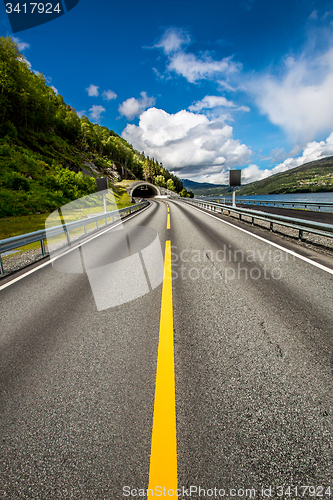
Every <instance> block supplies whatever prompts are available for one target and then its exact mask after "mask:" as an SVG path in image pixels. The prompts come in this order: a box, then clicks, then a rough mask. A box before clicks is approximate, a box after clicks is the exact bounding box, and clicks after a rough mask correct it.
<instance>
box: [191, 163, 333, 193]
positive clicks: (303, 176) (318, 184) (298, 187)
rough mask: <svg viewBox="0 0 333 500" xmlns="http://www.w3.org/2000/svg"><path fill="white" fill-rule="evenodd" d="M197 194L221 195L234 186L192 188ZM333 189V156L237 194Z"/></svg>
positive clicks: (297, 168)
mask: <svg viewBox="0 0 333 500" xmlns="http://www.w3.org/2000/svg"><path fill="white" fill-rule="evenodd" d="M192 191H193V192H194V194H195V195H196V196H213V195H215V196H219V195H228V194H231V193H232V188H229V187H220V188H209V189H204V188H200V187H194V188H192ZM327 191H333V156H330V157H328V158H323V159H321V160H316V161H313V162H310V163H306V164H304V165H301V166H300V167H296V168H293V169H290V170H287V171H286V172H280V173H278V174H274V175H271V176H270V177H267V178H266V179H263V180H261V181H256V182H251V183H250V184H246V185H244V186H242V187H241V188H240V189H238V190H237V195H253V194H283V193H311V192H327Z"/></svg>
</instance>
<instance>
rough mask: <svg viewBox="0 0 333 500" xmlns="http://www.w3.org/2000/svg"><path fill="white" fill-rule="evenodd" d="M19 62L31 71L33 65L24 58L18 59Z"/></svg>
mask: <svg viewBox="0 0 333 500" xmlns="http://www.w3.org/2000/svg"><path fill="white" fill-rule="evenodd" d="M17 60H18V61H21V62H23V63H24V64H25V65H26V66H28V68H29V69H31V63H30V62H29V61H28V59H26V58H25V57H24V56H22V57H18V58H17Z"/></svg>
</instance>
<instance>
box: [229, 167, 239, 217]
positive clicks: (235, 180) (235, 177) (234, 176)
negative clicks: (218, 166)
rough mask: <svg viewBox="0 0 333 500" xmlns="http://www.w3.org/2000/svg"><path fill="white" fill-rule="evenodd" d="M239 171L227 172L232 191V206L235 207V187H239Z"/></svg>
mask: <svg viewBox="0 0 333 500" xmlns="http://www.w3.org/2000/svg"><path fill="white" fill-rule="evenodd" d="M241 172H242V171H241V170H229V186H231V187H233V190H232V206H233V207H234V208H235V207H236V187H237V186H240V185H241Z"/></svg>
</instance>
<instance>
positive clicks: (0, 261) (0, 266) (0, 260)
mask: <svg viewBox="0 0 333 500" xmlns="http://www.w3.org/2000/svg"><path fill="white" fill-rule="evenodd" d="M3 274H5V273H4V270H3V265H2V258H1V254H0V275H3Z"/></svg>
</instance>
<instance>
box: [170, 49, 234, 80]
mask: <svg viewBox="0 0 333 500" xmlns="http://www.w3.org/2000/svg"><path fill="white" fill-rule="evenodd" d="M167 68H168V70H169V71H173V72H174V73H176V74H178V75H181V76H183V77H184V78H186V79H187V80H188V81H189V82H190V83H195V82H197V81H198V80H205V79H212V78H214V77H217V76H220V75H221V74H225V75H229V74H231V73H235V72H238V71H239V70H240V68H241V65H240V64H239V63H236V62H234V61H232V58H231V57H225V58H224V59H221V60H220V61H215V60H214V59H213V58H212V57H211V55H210V54H209V53H208V52H206V53H204V54H202V55H201V56H199V57H198V56H196V55H195V54H192V53H189V54H188V53H185V52H177V53H176V54H173V55H172V56H171V57H170V58H169V63H168V65H167Z"/></svg>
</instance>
